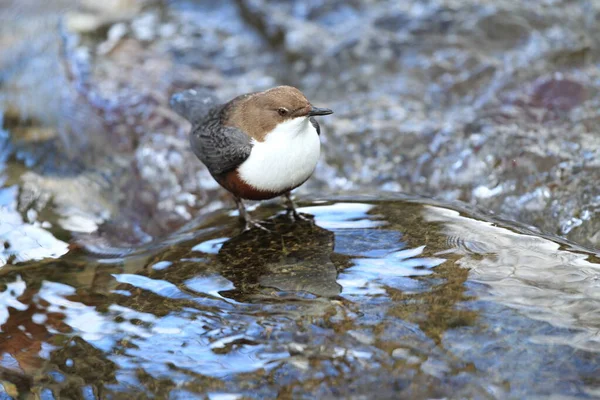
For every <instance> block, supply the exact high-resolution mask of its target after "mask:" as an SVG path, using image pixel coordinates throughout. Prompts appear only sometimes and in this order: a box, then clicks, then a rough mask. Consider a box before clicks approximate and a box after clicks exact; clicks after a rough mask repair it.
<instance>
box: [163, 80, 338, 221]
mask: <svg viewBox="0 0 600 400" xmlns="http://www.w3.org/2000/svg"><path fill="white" fill-rule="evenodd" d="M171 107H172V108H173V109H174V110H175V111H176V112H177V113H178V114H180V115H181V116H182V117H184V118H186V119H187V120H188V121H190V122H191V124H192V129H191V131H190V144H191V146H192V151H193V152H194V154H196V156H197V157H198V158H199V159H200V161H202V163H203V164H204V165H206V167H207V168H208V171H209V172H210V174H211V175H212V176H213V178H214V179H215V180H216V181H217V182H218V183H219V184H220V185H221V186H222V187H224V188H225V189H227V190H228V191H229V192H231V193H232V194H233V196H234V198H235V201H236V204H237V206H238V209H239V212H240V218H242V219H243V220H244V222H245V224H246V229H249V228H250V227H252V226H256V227H259V228H262V229H264V228H263V227H262V226H261V225H260V224H258V223H257V222H256V221H254V220H252V219H251V218H250V217H249V215H248V213H247V212H246V209H245V207H244V203H243V201H242V199H247V200H267V199H272V198H274V197H277V196H281V195H284V196H285V200H286V205H287V208H288V210H289V211H290V212H291V213H292V214H293V216H294V217H295V218H296V219H304V218H303V217H302V216H301V215H300V214H298V212H297V211H296V208H295V206H294V203H293V201H292V199H291V197H290V191H291V190H293V189H295V188H297V187H298V186H300V185H302V184H303V183H304V182H306V180H307V179H308V178H310V176H311V175H312V173H313V171H314V170H315V167H316V165H317V161H318V160H319V155H320V152H321V142H320V140H319V135H320V134H321V131H320V128H319V124H318V123H317V121H316V120H315V119H314V117H315V116H317V115H329V114H331V113H333V111H331V110H330V109H328V108H316V107H313V106H312V105H311V104H310V102H309V101H308V100H307V99H306V97H305V96H304V94H302V92H301V91H300V90H298V89H296V88H295V87H292V86H278V87H275V88H272V89H269V90H265V91H264V92H256V93H248V94H244V95H241V96H238V97H236V98H234V99H233V100H231V101H229V102H227V103H225V104H219V102H218V101H217V99H216V97H215V96H214V94H212V93H211V92H210V91H208V90H206V89H199V90H194V89H191V90H187V91H184V92H181V93H177V94H175V95H173V97H171Z"/></svg>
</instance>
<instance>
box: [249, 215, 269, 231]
mask: <svg viewBox="0 0 600 400" xmlns="http://www.w3.org/2000/svg"><path fill="white" fill-rule="evenodd" d="M244 225H245V226H244V232H246V231H249V230H251V229H252V228H258V229H260V230H263V231H265V232H269V233H271V230H269V229H267V228H265V227H264V226H263V225H261V224H260V223H259V222H258V221H256V220H253V219H251V218H246V219H245V220H244Z"/></svg>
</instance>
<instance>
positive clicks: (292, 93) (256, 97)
mask: <svg viewBox="0 0 600 400" xmlns="http://www.w3.org/2000/svg"><path fill="white" fill-rule="evenodd" d="M310 110H311V105H310V102H309V101H308V99H307V98H306V97H305V96H304V95H303V94H302V92H301V91H300V90H298V89H296V88H295V87H292V86H277V87H275V88H272V89H269V90H265V91H264V92H257V93H249V94H245V95H242V96H238V97H236V98H235V99H233V100H231V101H230V102H229V103H228V104H227V107H226V110H225V113H224V115H223V121H222V122H223V124H224V125H227V126H234V127H236V128H238V129H241V130H242V131H244V132H245V133H246V134H248V135H250V136H251V137H253V138H254V139H256V140H257V141H259V142H262V141H263V140H264V139H265V136H266V135H267V133H269V132H271V131H272V130H273V129H274V128H275V126H277V124H279V123H280V122H284V121H286V120H288V119H291V118H296V117H300V116H305V115H307V114H308V113H309V111H310Z"/></svg>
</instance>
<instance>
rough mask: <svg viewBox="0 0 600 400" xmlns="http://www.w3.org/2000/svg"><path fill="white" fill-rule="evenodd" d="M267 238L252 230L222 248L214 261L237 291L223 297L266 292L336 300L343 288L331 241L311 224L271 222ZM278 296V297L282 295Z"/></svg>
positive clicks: (330, 234)
mask: <svg viewBox="0 0 600 400" xmlns="http://www.w3.org/2000/svg"><path fill="white" fill-rule="evenodd" d="M271 221H272V222H273V225H270V226H269V229H271V231H272V232H271V233H269V232H264V231H262V230H259V229H253V230H250V231H246V232H243V233H242V234H240V235H238V236H236V237H233V238H231V239H230V240H228V241H226V242H225V243H223V246H222V247H221V249H220V250H219V254H218V260H219V261H220V263H221V265H222V270H221V274H222V275H223V276H224V277H226V278H227V279H229V280H231V281H232V282H233V283H234V285H235V289H232V290H229V291H226V292H221V294H222V295H223V296H226V297H230V298H233V299H235V300H237V301H248V296H249V295H256V294H258V293H265V292H264V291H265V289H266V288H272V289H275V290H277V291H280V292H284V293H288V292H294V293H295V294H296V295H299V294H301V293H303V294H306V295H309V296H310V295H314V296H320V297H335V296H337V295H339V294H340V293H341V290H342V287H341V286H340V285H339V284H338V283H337V281H336V278H337V274H338V270H337V268H336V266H335V265H334V263H333V262H332V253H333V249H334V243H335V236H334V233H333V232H332V231H329V230H327V229H323V228H321V227H319V226H316V225H313V224H310V223H295V224H293V223H290V222H289V221H288V219H287V218H286V217H285V216H283V215H282V216H279V217H276V218H274V219H272V220H271ZM280 294H281V293H280Z"/></svg>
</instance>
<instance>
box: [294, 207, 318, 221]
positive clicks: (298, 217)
mask: <svg viewBox="0 0 600 400" xmlns="http://www.w3.org/2000/svg"><path fill="white" fill-rule="evenodd" d="M288 215H289V217H290V219H291V220H292V221H303V222H310V223H311V224H313V223H314V222H315V221H314V219H313V218H311V217H308V216H305V215H302V214H300V213H299V212H298V211H296V210H294V209H292V210H288Z"/></svg>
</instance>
